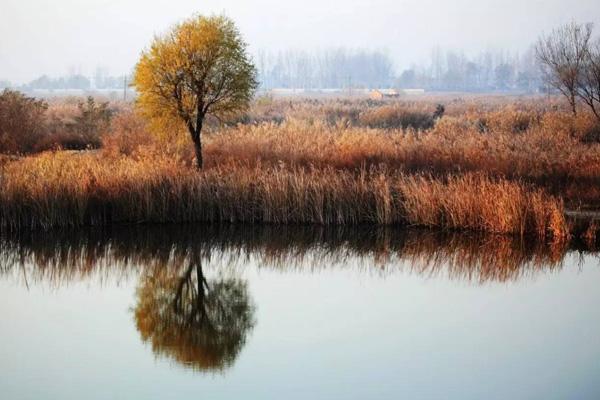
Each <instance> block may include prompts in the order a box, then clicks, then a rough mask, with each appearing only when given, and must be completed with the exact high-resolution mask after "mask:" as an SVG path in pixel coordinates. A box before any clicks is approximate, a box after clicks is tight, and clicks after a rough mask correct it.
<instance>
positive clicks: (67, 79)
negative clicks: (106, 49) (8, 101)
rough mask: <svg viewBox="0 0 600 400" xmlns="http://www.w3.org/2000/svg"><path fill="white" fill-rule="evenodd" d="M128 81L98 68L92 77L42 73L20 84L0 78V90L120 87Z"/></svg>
mask: <svg viewBox="0 0 600 400" xmlns="http://www.w3.org/2000/svg"><path fill="white" fill-rule="evenodd" d="M124 80H125V82H124ZM130 81H131V78H130V77H128V76H123V75H120V76H111V75H109V74H108V73H107V72H106V70H104V69H100V68H99V69H98V70H96V73H95V74H94V75H93V76H92V77H87V76H85V75H82V74H78V73H72V74H69V75H65V76H59V77H55V78H54V77H50V76H48V75H42V76H40V77H39V78H36V79H34V80H32V81H30V82H28V83H25V84H22V85H14V84H12V83H11V82H9V81H6V80H0V90H1V89H6V88H12V89H19V90H22V91H31V90H66V89H79V90H92V89H122V88H123V85H124V83H127V82H130Z"/></svg>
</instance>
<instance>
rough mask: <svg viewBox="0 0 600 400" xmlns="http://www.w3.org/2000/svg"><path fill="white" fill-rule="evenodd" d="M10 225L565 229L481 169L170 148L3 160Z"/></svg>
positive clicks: (0, 197) (558, 208) (556, 209)
mask: <svg viewBox="0 0 600 400" xmlns="http://www.w3.org/2000/svg"><path fill="white" fill-rule="evenodd" d="M0 179H1V180H2V181H1V183H2V186H3V190H2V192H1V193H0V210H1V214H0V225H1V226H2V227H3V228H4V229H8V230H25V229H36V228H42V229H49V228H53V227H79V226H85V225H105V224H111V223H141V222H160V223H165V222H192V221H202V222H213V223H216V222H219V223H223V222H227V223H236V222H243V223H269V224H322V225H347V224H378V225H390V224H411V225H423V226H432V227H439V228H448V229H469V230H477V231H488V232H496V233H506V234H514V235H521V236H522V235H535V236H536V237H538V238H540V239H543V240H545V239H546V238H554V239H561V238H564V237H566V236H567V235H568V229H567V227H566V223H565V222H564V220H560V218H558V217H557V216H556V215H562V213H563V206H562V203H561V201H559V200H558V199H556V198H554V197H552V196H548V195H546V194H544V193H543V192H542V191H541V190H538V189H534V188H530V187H528V186H526V185H524V184H520V183H517V182H511V181H508V180H505V179H496V178H490V177H487V176H486V175H483V174H467V175H448V176H446V177H445V178H444V179H443V180H441V179H438V178H435V177H432V176H430V175H426V174H421V175H406V174H404V173H402V172H399V171H397V170H392V169H389V168H387V167H385V166H381V167H371V168H359V169H358V170H356V171H346V170H336V169H334V168H331V167H327V168H301V167H286V166H266V167H263V166H260V165H258V166H252V167H247V166H241V165H238V166H235V165H226V166H224V167H215V168H210V169H207V170H205V171H203V172H201V173H197V172H195V171H193V170H190V169H188V168H185V167H182V166H181V165H180V164H178V163H177V162H175V161H173V160H171V159H170V158H166V157H165V158H150V159H147V160H134V159H132V158H131V157H126V156H117V157H112V158H108V157H106V156H102V155H99V154H69V153H64V152H63V153H45V154H42V155H40V156H37V157H29V158H25V159H22V160H20V161H17V162H12V163H9V164H7V165H5V167H4V169H3V173H2V177H1V178H0Z"/></svg>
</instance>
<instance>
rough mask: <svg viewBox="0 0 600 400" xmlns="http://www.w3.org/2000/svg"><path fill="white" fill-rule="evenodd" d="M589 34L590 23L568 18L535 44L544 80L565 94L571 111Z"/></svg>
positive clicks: (574, 102)
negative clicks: (568, 20) (567, 22)
mask: <svg viewBox="0 0 600 400" xmlns="http://www.w3.org/2000/svg"><path fill="white" fill-rule="evenodd" d="M591 35H592V24H585V25H581V24H577V23H575V22H571V23H570V24H567V25H564V26H562V27H560V28H557V29H554V30H553V31H552V32H551V33H550V34H549V35H547V36H542V37H541V38H540V39H539V40H538V42H537V44H536V47H535V51H536V56H537V59H538V61H539V62H540V64H541V66H542V72H543V75H544V80H545V81H546V82H547V83H548V84H549V85H551V86H553V87H555V88H556V89H557V90H559V91H560V92H561V93H562V94H563V95H565V96H566V97H567V100H568V101H569V105H570V107H571V110H572V111H573V114H574V115H576V114H577V96H578V85H579V84H580V79H581V75H582V71H583V68H584V64H585V59H586V56H587V53H588V43H589V41H590V37H591Z"/></svg>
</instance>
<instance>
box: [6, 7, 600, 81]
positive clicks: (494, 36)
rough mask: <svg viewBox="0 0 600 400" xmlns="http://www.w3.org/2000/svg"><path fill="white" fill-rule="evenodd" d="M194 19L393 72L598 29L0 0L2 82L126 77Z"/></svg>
mask: <svg viewBox="0 0 600 400" xmlns="http://www.w3.org/2000/svg"><path fill="white" fill-rule="evenodd" d="M194 13H203V14H210V13H225V14H226V15H228V16H230V17H232V18H233V19H234V20H235V21H236V22H237V23H238V26H239V28H240V30H241V32H242V34H243V36H244V38H245V40H246V41H247V42H248V43H249V45H250V47H251V51H253V52H254V51H256V50H258V49H265V50H278V49H288V48H293V49H313V48H326V47H332V46H345V47H351V48H372V49H383V50H386V51H388V52H389V54H390V55H391V56H392V57H393V59H394V61H395V63H396V66H398V67H406V66H408V65H410V64H411V63H413V62H419V61H424V60H426V59H427V57H428V55H429V54H430V52H431V49H432V48H433V47H434V46H441V47H442V48H448V49H463V50H465V52H466V53H467V54H469V53H473V52H477V51H479V50H483V49H486V48H504V49H507V50H510V51H518V50H523V49H525V48H527V47H528V46H529V45H530V44H531V43H532V41H534V40H535V39H536V37H537V36H538V35H539V34H540V33H541V32H542V31H548V30H550V29H552V27H554V26H556V25H559V24H562V23H565V22H569V21H571V20H576V21H578V22H595V23H596V25H597V32H600V1H598V0H472V1H467V0H452V1H448V0H370V1H358V0H353V1H351V0H303V1H295V2H286V1H283V0H196V1H190V0H152V1H149V0H147V1H143V0H53V1H50V0H0V38H1V39H0V80H2V79H9V80H12V81H14V82H17V83H21V82H24V81H28V80H31V79H33V78H35V77H37V76H39V75H41V74H44V73H46V74H49V75H62V74H66V73H68V72H69V71H70V70H71V69H75V70H76V71H77V70H79V71H81V72H82V73H84V74H87V75H91V74H93V72H94V71H95V69H96V67H97V66H102V67H105V68H108V69H109V71H110V72H111V73H112V74H115V75H117V74H122V73H124V72H129V71H130V70H131V69H132V67H133V65H134V64H135V62H136V60H137V58H138V56H139V53H140V51H141V50H142V49H143V48H144V47H145V46H147V45H148V44H149V42H150V41H151V40H152V37H153V35H154V34H155V33H161V32H164V31H165V30H166V29H168V28H169V27H170V26H171V25H172V24H173V23H175V22H177V21H179V20H181V19H183V18H186V17H189V16H190V15H192V14H194Z"/></svg>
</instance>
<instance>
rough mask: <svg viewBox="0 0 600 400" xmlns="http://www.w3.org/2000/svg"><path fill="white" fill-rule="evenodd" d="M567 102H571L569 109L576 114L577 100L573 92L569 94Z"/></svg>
mask: <svg viewBox="0 0 600 400" xmlns="http://www.w3.org/2000/svg"><path fill="white" fill-rule="evenodd" d="M569 103H571V111H573V115H575V116H576V115H577V100H576V99H575V94H573V93H572V94H571V98H570V99H569Z"/></svg>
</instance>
